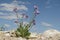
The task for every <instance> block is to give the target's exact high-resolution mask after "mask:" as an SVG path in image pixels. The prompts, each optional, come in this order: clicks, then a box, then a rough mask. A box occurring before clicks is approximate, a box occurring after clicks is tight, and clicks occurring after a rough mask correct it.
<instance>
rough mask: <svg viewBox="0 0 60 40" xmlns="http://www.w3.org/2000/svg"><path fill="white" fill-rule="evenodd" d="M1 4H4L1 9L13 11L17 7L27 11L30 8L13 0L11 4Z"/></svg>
mask: <svg viewBox="0 0 60 40" xmlns="http://www.w3.org/2000/svg"><path fill="white" fill-rule="evenodd" d="M17 3H18V2H17ZM0 6H3V7H1V8H0V10H5V11H13V9H14V8H15V7H17V9H18V10H25V11H27V10H28V8H27V7H26V6H25V5H18V4H16V3H14V2H12V3H10V4H9V3H2V4H0Z"/></svg>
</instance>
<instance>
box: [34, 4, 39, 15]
mask: <svg viewBox="0 0 60 40" xmlns="http://www.w3.org/2000/svg"><path fill="white" fill-rule="evenodd" d="M34 14H35V15H38V14H40V12H39V10H38V7H37V5H34Z"/></svg>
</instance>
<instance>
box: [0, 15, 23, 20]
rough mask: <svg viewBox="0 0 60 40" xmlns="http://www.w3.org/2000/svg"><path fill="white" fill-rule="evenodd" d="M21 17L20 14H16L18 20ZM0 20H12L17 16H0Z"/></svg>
mask: <svg viewBox="0 0 60 40" xmlns="http://www.w3.org/2000/svg"><path fill="white" fill-rule="evenodd" d="M22 17H23V16H22V15H21V14H18V18H20V19H21V18H22ZM0 18H2V19H7V20H13V19H17V16H16V15H15V14H11V15H8V16H0Z"/></svg>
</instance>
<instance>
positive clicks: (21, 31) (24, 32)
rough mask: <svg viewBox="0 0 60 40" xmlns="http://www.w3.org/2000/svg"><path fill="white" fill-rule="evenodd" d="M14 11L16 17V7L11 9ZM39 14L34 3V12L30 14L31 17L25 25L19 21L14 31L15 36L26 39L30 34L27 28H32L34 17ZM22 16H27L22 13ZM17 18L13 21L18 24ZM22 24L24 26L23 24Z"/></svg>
mask: <svg viewBox="0 0 60 40" xmlns="http://www.w3.org/2000/svg"><path fill="white" fill-rule="evenodd" d="M13 11H14V12H15V13H16V17H17V18H18V14H17V8H15V9H14V10H13ZM38 14H39V11H38V8H37V6H36V5H34V13H33V16H32V19H31V20H30V22H29V23H28V24H27V25H24V24H23V21H22V22H20V23H19V25H18V26H19V27H18V28H17V30H16V31H15V34H16V37H22V38H26V39H28V38H29V36H30V34H31V33H30V32H29V30H30V29H31V28H32V26H33V25H35V17H36V16H37V15H38ZM23 17H26V18H28V16H27V15H25V14H23ZM18 22H19V21H18V20H17V21H15V23H17V24H18ZM23 25H24V26H23Z"/></svg>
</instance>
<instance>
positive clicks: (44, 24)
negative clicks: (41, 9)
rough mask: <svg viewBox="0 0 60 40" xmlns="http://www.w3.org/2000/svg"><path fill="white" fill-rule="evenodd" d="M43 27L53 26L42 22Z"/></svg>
mask: <svg viewBox="0 0 60 40" xmlns="http://www.w3.org/2000/svg"><path fill="white" fill-rule="evenodd" d="M41 25H42V26H46V27H52V25H51V24H49V23H47V22H41Z"/></svg>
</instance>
